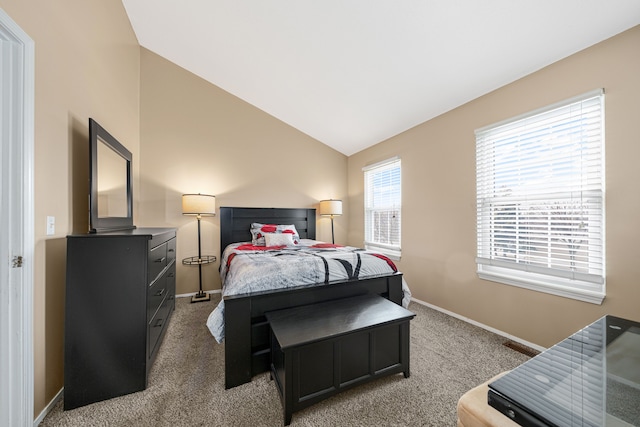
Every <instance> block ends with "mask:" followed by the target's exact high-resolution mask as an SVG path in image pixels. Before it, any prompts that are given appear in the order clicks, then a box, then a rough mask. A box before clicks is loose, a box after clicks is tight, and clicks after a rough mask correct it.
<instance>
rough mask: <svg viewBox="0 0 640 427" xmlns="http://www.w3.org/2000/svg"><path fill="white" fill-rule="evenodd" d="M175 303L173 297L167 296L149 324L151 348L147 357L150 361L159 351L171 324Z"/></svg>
mask: <svg viewBox="0 0 640 427" xmlns="http://www.w3.org/2000/svg"><path fill="white" fill-rule="evenodd" d="M173 302H174V299H173V296H169V295H166V296H165V298H164V300H163V301H162V304H161V305H160V308H159V309H158V311H157V312H156V314H155V316H153V318H152V319H151V321H150V322H149V324H148V327H149V334H148V336H149V347H148V352H147V355H148V357H149V358H150V359H152V358H153V356H154V353H155V352H156V351H157V350H158V349H157V348H156V347H157V346H158V345H159V343H160V342H161V340H160V337H162V332H163V331H164V330H165V329H166V327H167V324H168V322H169V315H170V314H171V306H172V304H173Z"/></svg>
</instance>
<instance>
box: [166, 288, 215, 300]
mask: <svg viewBox="0 0 640 427" xmlns="http://www.w3.org/2000/svg"><path fill="white" fill-rule="evenodd" d="M205 292H206V293H208V294H219V293H221V292H222V289H214V290H213V291H205ZM195 294H197V292H191V293H188V294H178V295H176V298H191V297H192V296H194V295H195Z"/></svg>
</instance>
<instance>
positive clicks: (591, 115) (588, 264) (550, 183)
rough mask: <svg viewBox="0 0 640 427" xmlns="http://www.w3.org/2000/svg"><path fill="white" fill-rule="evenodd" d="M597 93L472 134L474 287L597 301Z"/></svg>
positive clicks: (600, 143)
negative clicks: (493, 284)
mask: <svg viewBox="0 0 640 427" xmlns="http://www.w3.org/2000/svg"><path fill="white" fill-rule="evenodd" d="M603 110H604V92H603V91H602V90H598V91H595V92H590V93H587V94H584V95H582V96H579V97H576V98H573V99H571V100H568V101H565V102H562V103H559V104H556V105H553V106H550V107H547V108H545V109H542V110H538V111H535V112H533V113H530V114H528V115H526V116H522V117H518V118H515V119H512V120H508V121H506V122H502V123H498V124H496V125H492V126H488V127H486V128H483V129H479V130H477V131H476V167H477V177H476V179H477V182H476V185H477V266H478V275H479V277H480V278H482V279H487V280H493V281H497V282H501V283H506V284H510V285H515V286H521V287H525V288H528V289H535V290H539V291H542V292H548V293H552V294H555V295H562V296H566V297H570V298H575V299H580V300H583V301H589V302H593V303H598V304H599V303H601V302H602V300H603V299H604V296H605V254H604V248H605V244H604V243H605V242H604V111H603Z"/></svg>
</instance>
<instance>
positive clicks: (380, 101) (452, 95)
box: [122, 0, 640, 155]
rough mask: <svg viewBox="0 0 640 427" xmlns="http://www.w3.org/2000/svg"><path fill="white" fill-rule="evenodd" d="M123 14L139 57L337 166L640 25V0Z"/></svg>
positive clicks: (358, 3) (228, 5) (213, 2)
mask: <svg viewBox="0 0 640 427" xmlns="http://www.w3.org/2000/svg"><path fill="white" fill-rule="evenodd" d="M122 3H123V4H124V7H125V9H126V11H127V14H128V15H129V19H130V20H131V24H132V26H133V29H134V31H135V33H136V36H137V37H138V41H139V43H140V45H141V46H143V47H145V48H147V49H149V50H151V51H153V52H155V53H157V54H158V55H160V56H162V57H164V58H166V59H168V60H170V61H172V62H174V63H175V64H177V65H179V66H181V67H183V68H185V69H187V70H189V71H191V72H193V73H194V74H196V75H198V76H200V77H202V78H203V79H205V80H208V81H209V82H211V83H213V84H215V85H216V86H218V87H220V88H222V89H224V90H226V91H227V92H229V93H231V94H233V95H235V96H237V97H239V98H241V99H243V100H245V101H246V102H248V103H250V104H252V105H254V106H256V107H257V108H259V109H261V110H263V111H265V112H267V113H269V114H271V115H272V116H274V117H276V118H278V119H280V120H282V121H283V122H285V123H288V124H289V125H291V126H293V127H294V128H296V129H298V130H300V131H302V132H304V133H305V134H307V135H310V136H311V137H313V138H315V139H317V140H319V141H321V142H323V143H325V144H327V145H328V146H330V147H333V148H334V149H336V150H338V151H340V152H342V153H344V154H345V155H351V154H353V153H356V152H358V151H360V150H362V149H364V148H366V147H369V146H371V145H374V144H376V143H378V142H380V141H383V140H385V139H388V138H390V137H392V136H394V135H397V134H399V133H401V132H403V131H405V130H407V129H409V128H411V127H413V126H416V125H418V124H420V123H422V122H425V121H427V120H429V119H431V118H433V117H435V116H438V115H440V114H442V113H444V112H446V111H448V110H451V109H453V108H455V107H457V106H459V105H462V104H464V103H466V102H468V101H470V100H472V99H474V98H477V97H479V96H481V95H483V94H485V93H488V92H490V91H492V90H494V89H496V88H498V87H500V86H503V85H505V84H507V83H510V82H512V81H514V80H517V79H519V78H521V77H523V76H525V75H527V74H529V73H532V72H534V71H536V70H539V69H540V68H542V67H544V66H546V65H549V64H551V63H553V62H555V61H558V60H559V59H562V58H564V57H566V56H569V55H571V54H573V53H575V52H577V51H579V50H582V49H584V48H586V47H588V46H591V45H593V44H595V43H597V42H599V41H602V40H604V39H607V38H609V37H611V36H613V35H615V34H618V33H620V32H622V31H624V30H626V29H628V28H631V27H633V26H635V25H638V24H640V1H639V0H528V1H525V0H387V1H384V0H315V1H310V0H288V1H285V0H122ZM638 49H639V50H640V46H639V47H638Z"/></svg>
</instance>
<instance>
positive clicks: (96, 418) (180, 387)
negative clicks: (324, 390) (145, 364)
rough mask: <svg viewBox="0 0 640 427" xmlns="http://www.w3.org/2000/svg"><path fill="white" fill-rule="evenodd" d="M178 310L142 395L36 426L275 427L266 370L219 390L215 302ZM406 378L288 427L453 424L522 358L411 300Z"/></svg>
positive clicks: (57, 414)
mask: <svg viewBox="0 0 640 427" xmlns="http://www.w3.org/2000/svg"><path fill="white" fill-rule="evenodd" d="M219 298H220V297H219V295H218V296H214V297H213V298H212V301H211V302H201V303H197V304H191V303H190V300H189V299H188V298H178V299H177V303H176V311H175V312H174V315H173V318H172V321H171V324H170V325H169V329H168V331H167V335H166V336H165V339H164V342H163V344H162V347H161V349H160V352H159V354H158V357H157V359H156V362H155V364H154V366H153V368H152V370H151V373H150V376H149V386H148V388H147V389H146V390H145V391H143V392H139V393H133V394H130V395H127V396H122V397H118V398H115V399H111V400H108V401H104V402H98V403H94V404H92V405H87V406H84V407H81V408H77V409H74V410H71V411H63V410H62V402H59V403H58V404H56V406H55V407H54V408H53V410H52V411H51V412H50V413H49V414H48V415H47V417H46V418H45V419H44V420H43V422H42V423H41V424H40V425H41V426H252V427H253V426H280V425H282V424H283V418H282V406H281V404H280V399H279V397H278V393H277V391H276V386H275V385H274V384H273V383H272V382H271V381H270V380H269V375H268V374H261V375H259V376H256V377H254V379H253V381H252V382H251V383H249V384H245V385H242V386H239V387H236V388H233V389H231V390H225V389H224V344H222V345H221V344H217V343H216V342H215V340H214V339H213V337H212V336H211V334H210V333H209V331H208V329H207V328H206V326H205V321H206V318H207V316H208V315H209V312H210V311H211V310H213V308H214V307H215V304H217V301H218V300H219ZM409 309H410V310H411V311H413V312H414V313H416V315H417V316H416V317H415V319H414V320H413V321H412V322H411V377H410V378H404V376H403V375H402V374H397V375H394V376H391V377H387V378H381V379H379V380H376V381H373V382H371V383H368V384H365V385H362V386H359V387H355V388H354V389H351V390H348V391H346V392H344V393H341V394H338V395H337V396H334V397H332V398H330V399H328V400H325V401H323V402H320V403H318V404H316V405H314V406H311V407H309V408H307V409H305V410H303V411H300V412H296V413H294V414H293V419H292V422H291V426H455V425H456V403H457V401H458V398H459V397H460V396H461V395H462V394H464V393H465V392H466V391H467V390H469V389H471V388H473V387H474V386H476V385H478V384H480V383H482V382H484V381H486V380H488V379H489V378H491V377H492V376H494V375H496V374H498V373H500V372H502V371H505V370H508V369H513V368H514V367H516V366H518V365H519V364H520V363H522V362H524V361H526V360H528V357H527V356H525V355H523V354H520V353H518V352H516V351H514V350H511V349H509V348H507V347H505V346H504V345H502V344H503V342H504V341H505V339H504V338H502V337H499V336H497V335H494V334H492V333H489V332H487V331H485V330H483V329H480V328H477V327H475V326H472V325H470V324H468V323H465V322H463V321H460V320H458V319H455V318H452V317H450V316H447V315H445V314H442V313H440V312H438V311H435V310H432V309H429V308H427V307H424V306H422V305H419V304H417V303H415V302H412V303H411V305H410V306H409Z"/></svg>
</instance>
